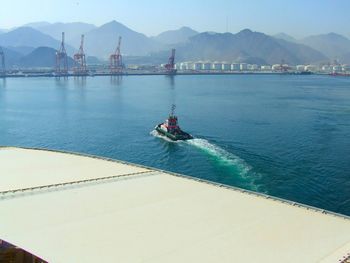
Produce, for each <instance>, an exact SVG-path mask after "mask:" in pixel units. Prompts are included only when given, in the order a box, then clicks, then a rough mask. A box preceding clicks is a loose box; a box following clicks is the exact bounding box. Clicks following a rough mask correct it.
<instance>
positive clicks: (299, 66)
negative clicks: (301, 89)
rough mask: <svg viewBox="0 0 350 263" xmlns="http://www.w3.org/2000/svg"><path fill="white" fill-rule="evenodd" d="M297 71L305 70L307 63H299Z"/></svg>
mask: <svg viewBox="0 0 350 263" xmlns="http://www.w3.org/2000/svg"><path fill="white" fill-rule="evenodd" d="M296 69H297V71H305V65H297V67H296Z"/></svg>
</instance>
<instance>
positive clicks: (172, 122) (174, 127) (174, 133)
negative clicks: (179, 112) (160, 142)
mask: <svg viewBox="0 0 350 263" xmlns="http://www.w3.org/2000/svg"><path fill="white" fill-rule="evenodd" d="M174 111H175V105H174V104H173V106H172V107H171V113H170V115H169V118H168V119H166V120H165V122H164V123H160V124H158V125H157V126H156V127H155V129H156V131H157V132H158V133H159V134H161V135H164V136H166V137H168V138H169V139H171V140H173V141H179V140H182V141H184V140H189V139H193V137H192V135H191V134H189V133H187V132H184V131H182V130H181V129H180V127H179V125H178V124H177V116H175V114H174Z"/></svg>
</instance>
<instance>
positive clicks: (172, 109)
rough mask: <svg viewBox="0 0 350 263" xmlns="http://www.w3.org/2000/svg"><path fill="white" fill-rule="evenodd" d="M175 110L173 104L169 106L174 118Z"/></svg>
mask: <svg viewBox="0 0 350 263" xmlns="http://www.w3.org/2000/svg"><path fill="white" fill-rule="evenodd" d="M175 108H176V105H175V104H173V105H171V116H174V112H175Z"/></svg>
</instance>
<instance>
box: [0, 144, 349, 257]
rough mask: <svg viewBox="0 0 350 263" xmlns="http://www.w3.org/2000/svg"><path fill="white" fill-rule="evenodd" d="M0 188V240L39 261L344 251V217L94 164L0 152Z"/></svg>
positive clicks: (70, 158) (302, 254)
mask: <svg viewBox="0 0 350 263" xmlns="http://www.w3.org/2000/svg"><path fill="white" fill-rule="evenodd" d="M133 173H138V174H135V175H129V176H128V175H127V176H125V175H126V174H133ZM114 175H116V177H115V178H111V179H108V180H100V181H96V182H82V183H77V184H74V183H73V184H72V185H63V186H54V187H50V188H45V187H44V188H42V189H37V188H35V189H33V190H26V191H24V192H21V191H17V192H14V193H8V192H7V193H4V191H7V190H12V189H18V188H27V187H31V186H34V187H36V186H43V185H45V184H56V183H57V182H65V181H79V180H85V179H91V178H103V177H106V176H114ZM120 175H124V176H121V177H119V176H120ZM0 187H1V188H0V189H1V190H0V192H1V193H0V239H3V240H6V241H8V242H10V243H13V244H15V245H17V246H19V247H21V248H23V249H25V250H27V251H29V252H31V253H33V254H35V255H37V256H39V257H41V258H43V259H44V260H47V261H49V262H307V263H310V262H339V261H338V260H339V259H342V258H343V256H345V255H346V254H347V253H349V252H350V220H349V219H347V218H345V217H340V216H336V215H333V214H324V213H322V212H320V211H315V210H313V209H307V208H305V207H298V206H293V205H291V204H289V203H283V202H280V201H276V200H273V199H271V198H270V199H268V198H265V197H261V196H257V195H254V194H249V193H243V192H241V191H237V190H235V189H230V188H225V187H219V186H217V185H213V184H208V183H204V182H198V181H195V180H192V179H188V178H182V177H179V176H175V175H172V174H168V173H163V172H160V171H155V170H151V169H147V168H142V167H136V166H132V165H128V164H121V163H118V162H112V161H107V160H102V159H97V158H90V157H85V156H78V155H73V154H64V153H58V152H52V151H43V150H29V149H20V148H0Z"/></svg>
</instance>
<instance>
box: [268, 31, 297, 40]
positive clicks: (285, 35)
mask: <svg viewBox="0 0 350 263" xmlns="http://www.w3.org/2000/svg"><path fill="white" fill-rule="evenodd" d="M273 37H274V38H278V39H283V40H286V41H289V42H294V43H296V42H298V41H297V40H296V39H295V38H294V37H292V36H290V35H288V34H286V33H283V32H280V33H278V34H276V35H274V36H273Z"/></svg>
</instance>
